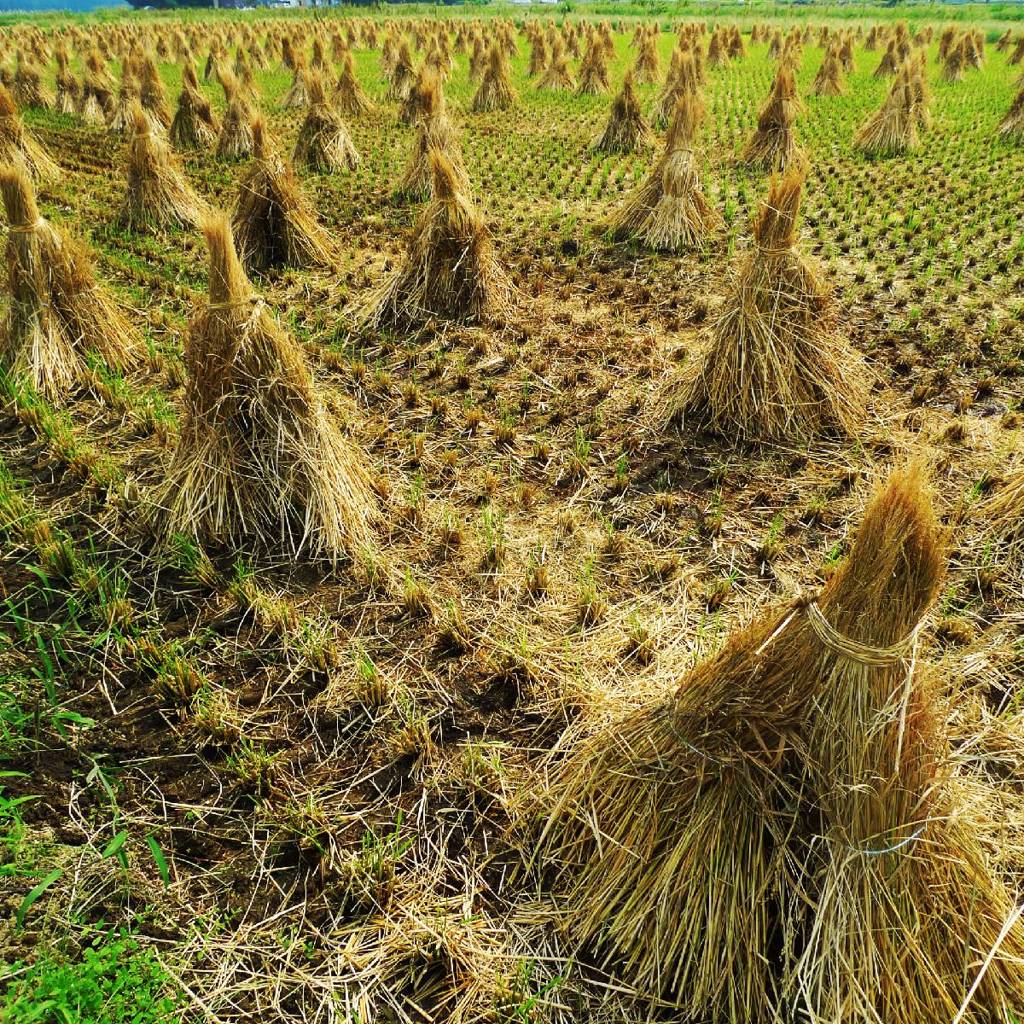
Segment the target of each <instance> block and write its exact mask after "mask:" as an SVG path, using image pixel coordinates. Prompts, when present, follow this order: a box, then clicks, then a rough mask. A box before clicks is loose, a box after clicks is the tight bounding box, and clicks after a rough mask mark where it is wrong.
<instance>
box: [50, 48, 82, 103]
mask: <svg viewBox="0 0 1024 1024" xmlns="http://www.w3.org/2000/svg"><path fill="white" fill-rule="evenodd" d="M56 84H57V93H56V96H55V97H54V101H53V109H54V110H55V111H56V112H57V113H58V114H76V113H78V107H79V105H80V103H81V101H82V87H81V85H79V84H78V79H77V78H75V76H74V75H73V74H72V73H71V66H70V58H69V57H68V52H67V50H65V49H64V48H63V47H61V48H60V49H59V50H58V51H57V79H56Z"/></svg>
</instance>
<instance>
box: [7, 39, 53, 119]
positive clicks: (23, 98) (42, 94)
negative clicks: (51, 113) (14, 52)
mask: <svg viewBox="0 0 1024 1024" xmlns="http://www.w3.org/2000/svg"><path fill="white" fill-rule="evenodd" d="M17 59H18V63H17V66H16V67H15V69H14V79H13V81H12V83H11V92H12V93H13V95H14V102H15V103H17V105H18V106H19V107H21V108H23V109H35V110H49V109H50V108H51V107H52V106H53V99H54V97H53V93H51V92H50V90H49V89H48V88H47V87H46V86H44V85H43V75H42V72H41V71H40V70H39V68H38V67H36V65H35V63H34V62H33V60H32V58H31V57H30V56H29V57H26V56H25V55H24V54H23V53H19V54H18V58H17Z"/></svg>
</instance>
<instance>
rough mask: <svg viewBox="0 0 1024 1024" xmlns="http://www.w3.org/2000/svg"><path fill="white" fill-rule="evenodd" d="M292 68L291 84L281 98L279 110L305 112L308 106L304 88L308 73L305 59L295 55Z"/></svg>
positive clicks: (307, 92)
mask: <svg viewBox="0 0 1024 1024" xmlns="http://www.w3.org/2000/svg"><path fill="white" fill-rule="evenodd" d="M293 68H294V70H293V71H292V84H291V85H290V86H289V87H288V90H287V91H286V92H285V94H284V96H282V97H281V108H282V109H283V110H305V108H306V107H307V106H308V105H309V90H308V89H307V86H306V80H307V75H308V73H309V71H308V69H307V67H306V60H305V58H304V57H302V56H301V55H299V54H296V55H295V58H294V64H293Z"/></svg>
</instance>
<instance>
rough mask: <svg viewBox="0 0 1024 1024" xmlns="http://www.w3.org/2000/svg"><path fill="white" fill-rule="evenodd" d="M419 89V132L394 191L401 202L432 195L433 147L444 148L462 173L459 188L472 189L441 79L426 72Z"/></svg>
mask: <svg viewBox="0 0 1024 1024" xmlns="http://www.w3.org/2000/svg"><path fill="white" fill-rule="evenodd" d="M419 91H420V104H419V109H420V115H419V120H418V121H417V122H416V135H415V137H414V138H413V143H412V149H411V151H410V153H409V158H408V160H406V163H405V169H404V170H403V172H402V177H401V179H400V180H399V182H398V186H397V187H396V189H395V193H394V198H395V199H396V201H399V202H402V201H407V202H418V201H420V200H423V199H426V198H427V197H428V196H429V195H430V185H431V180H432V175H431V171H430V153H431V151H437V152H441V153H444V154H445V155H446V156H447V158H448V162H449V164H451V166H452V168H453V170H454V172H455V174H456V175H458V176H459V179H460V183H459V191H461V192H467V191H468V190H469V179H468V178H467V177H466V172H465V170H464V168H463V162H462V149H461V147H460V146H459V142H458V136H457V135H456V132H455V128H454V127H453V126H452V123H451V121H450V120H449V119H448V114H447V113H446V112H445V105H444V92H443V91H442V89H441V83H440V82H438V80H437V79H436V78H434V77H432V76H427V77H426V78H424V80H423V81H422V82H421V83H420V84H419Z"/></svg>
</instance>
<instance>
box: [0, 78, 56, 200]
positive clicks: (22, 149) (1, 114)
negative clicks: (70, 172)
mask: <svg viewBox="0 0 1024 1024" xmlns="http://www.w3.org/2000/svg"><path fill="white" fill-rule="evenodd" d="M7 164H11V165H14V166H18V167H23V168H24V169H25V170H26V171H27V172H28V174H29V175H30V176H31V177H32V178H33V179H34V180H35V181H54V180H56V178H57V176H58V175H59V174H60V168H59V167H58V166H57V164H56V163H55V162H54V160H53V159H52V158H51V157H50V154H49V153H47V152H46V149H45V147H44V146H43V144H42V143H41V142H39V141H38V140H37V139H35V138H34V137H33V136H32V134H31V133H30V132H28V131H26V129H25V125H24V124H23V123H22V120H21V115H20V114H19V113H18V107H17V105H16V104H15V102H14V99H13V97H12V96H11V94H10V93H9V92H8V91H7V89H6V88H5V87H4V86H2V85H0V165H4V166H6V165H7Z"/></svg>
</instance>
